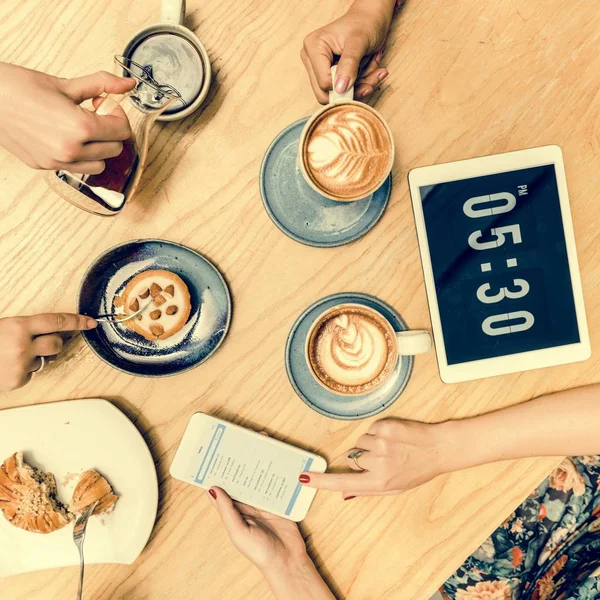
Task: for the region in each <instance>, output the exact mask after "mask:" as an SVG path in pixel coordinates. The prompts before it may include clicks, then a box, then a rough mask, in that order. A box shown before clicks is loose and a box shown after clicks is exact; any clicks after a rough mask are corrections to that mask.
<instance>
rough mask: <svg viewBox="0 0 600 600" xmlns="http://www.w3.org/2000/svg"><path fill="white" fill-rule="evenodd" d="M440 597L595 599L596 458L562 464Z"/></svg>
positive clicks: (599, 545)
mask: <svg viewBox="0 0 600 600" xmlns="http://www.w3.org/2000/svg"><path fill="white" fill-rule="evenodd" d="M440 592H441V594H442V597H443V598H445V599H446V600H597V599H600V456H585V457H575V458H568V459H565V460H564V461H563V462H562V463H561V464H560V465H559V466H558V467H557V468H556V470H555V471H554V472H553V473H552V474H551V475H550V477H548V478H547V479H546V480H545V481H544V482H543V483H542V484H541V485H540V486H539V487H538V489H537V490H536V491H535V492H534V493H533V494H531V496H529V498H527V500H525V502H523V504H522V505H521V506H520V507H519V508H518V509H517V510H516V511H515V512H514V513H513V514H512V515H511V516H510V517H509V518H508V519H507V520H506V522H505V523H504V524H503V525H501V526H500V527H499V528H498V529H497V530H496V531H495V532H494V533H493V534H492V535H491V536H490V538H488V539H487V540H486V541H485V542H484V543H483V544H482V545H481V547H480V548H478V549H477V550H476V551H475V552H474V553H473V554H472V555H471V556H470V557H469V558H468V559H467V560H466V561H465V562H464V564H463V565H462V566H461V567H460V568H459V569H458V571H456V573H455V574H454V575H453V576H452V577H450V579H448V581H447V582H446V583H445V584H444V587H443V588H442V589H441V590H440Z"/></svg>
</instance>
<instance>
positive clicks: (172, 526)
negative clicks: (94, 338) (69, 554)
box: [0, 0, 600, 600]
mask: <svg viewBox="0 0 600 600" xmlns="http://www.w3.org/2000/svg"><path fill="white" fill-rule="evenodd" d="M349 4H350V2H349V1H348V0H245V1H240V0H190V1H189V2H188V15H187V20H186V24H187V25H188V26H189V27H190V28H191V29H193V30H194V31H195V32H196V34H197V35H198V37H199V38H200V39H201V40H202V42H203V43H204V44H205V46H206V48H207V50H208V52H209V54H210V57H211V61H212V65H213V69H214V81H213V85H212V88H211V93H210V96H209V100H210V102H209V103H207V104H206V105H205V108H204V110H203V111H202V112H198V113H196V114H194V115H193V116H191V117H189V118H187V119H186V120H184V121H182V122H175V123H172V124H167V125H161V124H158V125H157V126H156V127H155V129H154V130H153V134H152V147H151V150H150V155H149V165H148V168H147V171H146V172H145V175H144V178H143V182H142V192H141V194H140V195H139V196H138V197H137V198H136V199H135V200H134V201H133V202H132V203H131V204H130V205H129V206H127V207H126V209H125V210H124V212H123V213H122V214H121V215H120V216H118V217H117V218H115V219H102V218H99V217H94V216H91V215H89V214H86V213H84V212H82V211H80V210H78V209H77V208H75V207H73V206H71V205H69V204H67V203H66V202H64V201H63V200H62V199H60V198H59V197H58V196H56V195H55V194H54V193H53V192H51V191H50V190H49V189H48V188H47V187H46V185H45V183H44V182H43V180H42V178H41V177H40V175H39V173H36V172H34V171H32V170H30V169H28V168H27V167H25V166H23V165H22V164H20V163H19V162H18V161H17V160H16V159H15V158H13V157H11V156H9V155H8V154H6V153H4V152H0V198H1V202H0V272H1V273H2V293H0V316H11V315H19V314H32V313H35V312H46V311H58V310H61V311H73V310H74V309H75V298H76V294H77V289H78V285H79V282H80V279H81V276H82V274H83V273H84V271H85V269H86V268H87V267H88V265H89V264H90V263H91V262H92V261H93V259H94V258H95V257H96V256H97V255H98V254H100V253H101V252H103V251H104V250H106V249H108V248H109V247H111V246H113V245H115V244H118V243H121V242H124V241H127V240H130V239H136V238H152V237H158V238H164V239H168V240H172V241H175V242H178V243H181V244H185V245H187V246H189V247H191V248H193V249H195V250H198V251H200V252H202V253H203V254H204V255H205V256H206V257H208V258H209V259H211V260H212V261H214V262H215V264H217V265H218V266H219V268H220V269H221V270H222V272H223V273H224V274H225V276H226V278H227V280H228V282H229V284H230V287H231V290H232V294H233V299H234V317H233V323H232V327H231V330H230V333H229V335H228V338H227V340H226V342H225V344H224V345H223V346H222V347H221V348H220V349H219V351H218V352H217V353H216V354H215V355H214V356H213V357H212V358H211V359H210V360H209V361H208V362H206V363H205V364H203V365H201V366H200V367H198V368H197V369H195V370H192V371H190V372H187V373H185V374H182V375H180V376H177V377H175V378H166V379H144V378H135V377H131V376H128V375H126V374H123V373H121V372H119V371H117V370H115V369H113V368H111V367H109V366H108V365H106V364H104V363H103V362H101V361H100V360H99V359H97V358H96V356H95V355H94V354H93V353H92V352H91V350H90V349H89V348H88V347H87V346H86V345H85V343H83V341H82V340H80V339H79V340H76V341H75V342H73V343H71V344H70V345H69V347H68V350H67V352H66V355H65V356H64V357H63V358H62V359H61V360H59V361H58V362H57V363H55V364H54V365H52V366H51V367H50V368H48V369H47V370H46V371H45V372H44V373H43V375H42V376H40V377H37V378H35V379H34V381H33V382H32V383H31V384H29V385H28V386H26V387H25V388H23V389H22V390H20V391H17V392H13V393H9V394H3V395H1V396H0V402H1V406H2V407H3V408H6V407H12V406H22V405H27V404H32V403H37V402H48V401H55V400H63V399H73V398H86V397H103V398H107V399H109V400H111V401H113V402H114V403H115V404H116V405H117V406H118V407H120V408H121V409H122V410H123V411H124V412H125V413H126V414H127V415H128V416H129V417H130V418H131V419H132V420H133V421H134V422H135V424H136V425H137V426H138V428H139V429H140V431H141V432H142V433H143V435H144V437H145V439H146V441H147V442H148V444H149V446H150V448H151V451H152V453H153V456H154V458H155V461H156V466H157V469H158V474H159V481H160V506H159V516H158V520H157V522H156V527H155V530H154V533H153V535H152V538H151V540H150V542H149V544H148V546H147V548H146V550H145V551H144V553H143V554H142V556H141V557H140V558H139V559H138V561H137V563H136V564H135V565H132V566H115V565H102V566H91V567H89V569H88V570H87V580H86V594H85V595H86V598H87V599H88V600H93V599H97V600H100V599H108V598H110V599H120V598H122V599H127V600H141V599H148V600H159V599H166V598H169V599H178V600H188V599H189V600H192V599H194V600H196V599H198V598H202V599H203V600H212V599H214V600H216V599H225V600H259V599H260V600H262V599H266V598H270V597H271V596H270V592H269V589H268V587H267V585H266V584H265V582H264V581H263V580H262V578H261V576H260V574H259V572H258V571H257V570H256V569H255V568H254V567H253V566H252V565H251V564H250V563H248V562H247V561H246V559H244V558H243V557H241V556H240V555H239V554H238V553H237V551H236V550H235V549H234V548H233V547H232V546H231V544H230V543H229V540H228V539H227V537H226V534H225V531H224V529H223V527H222V526H221V522H220V520H219V518H218V516H217V514H216V511H215V510H214V507H213V506H211V504H210V502H209V499H208V497H207V496H206V495H205V494H204V493H203V492H202V490H200V489H198V488H196V487H193V486H190V485H186V484H184V483H181V482H179V481H175V480H173V479H171V478H170V476H169V475H168V468H169V465H170V463H171V460H172V458H173V456H174V452H175V450H176V448H177V445H178V442H179V440H180V439H181V436H182V434H183V431H184V429H185V426H186V424H187V421H188V419H189V417H190V416H191V415H192V414H193V413H194V412H196V411H199V410H202V411H205V412H211V413H214V414H217V415H218V416H221V417H222V418H226V419H234V420H236V422H241V423H243V424H246V425H250V426H252V427H255V428H257V429H258V428H263V429H267V430H268V431H269V432H270V433H271V434H273V435H275V436H276V437H278V438H279V439H282V440H287V441H290V442H293V443H297V444H299V445H301V446H303V447H306V448H309V449H311V450H314V451H316V452H317V453H320V454H323V455H324V456H326V457H327V459H328V460H329V462H330V463H332V464H333V465H338V466H339V465H341V464H342V461H341V460H340V456H341V455H342V454H343V453H344V451H345V450H346V449H348V448H350V447H352V446H353V443H354V440H355V439H356V438H357V437H358V436H359V435H360V434H362V433H364V432H365V431H366V430H367V428H368V427H369V425H370V423H371V422H373V420H375V419H369V420H366V421H358V422H341V421H334V420H330V419H327V418H325V417H322V416H321V415H319V414H317V413H316V412H313V411H312V410H311V409H309V408H308V407H307V406H306V405H305V404H303V403H302V402H301V401H300V399H299V398H298V397H297V396H296V395H295V393H294V392H293V390H292V388H291V386H290V384H289V382H288V380H287V377H286V372H285V366H284V345H285V341H286V337H287V335H288V332H289V331H290V328H291V326H292V324H293V323H294V321H295V319H296V317H297V316H298V315H299V314H300V313H301V312H302V311H303V309H304V308H305V307H306V306H308V305H309V304H310V303H312V302H313V301H314V300H316V299H318V298H320V297H323V296H325V295H327V294H330V293H334V292H340V291H360V292H367V293H370V294H373V295H375V296H378V297H379V298H381V299H383V300H385V301H387V302H389V303H390V304H392V305H393V306H394V307H396V308H397V309H398V310H399V312H400V313H401V314H402V316H403V317H404V319H405V320H406V321H407V322H408V324H409V325H410V326H411V327H414V328H428V327H429V325H430V323H429V314H428V308H427V299H426V296H425V290H424V285H423V276H422V270H421V263H420V260H419V253H418V249H417V239H416V234H415V229H414V224H413V216H412V210H411V203H410V197H409V193H408V186H407V179H406V176H407V173H408V171H409V170H410V169H412V168H414V167H417V166H423V165H430V164H434V163H438V162H447V161H452V160H456V159H461V158H468V157H473V156H478V155H485V154H491V153H497V152H503V151H509V150H516V149H521V148H527V147H532V146H541V145H546V144H558V145H560V146H561V147H562V149H563V151H564V155H565V162H566V171H567V178H568V183H569V188H570V195H571V207H572V212H573V220H574V227H575V233H576V239H577V249H578V255H579V260H580V267H581V274H582V279H583V288H584V293H585V298H586V306H587V316H588V321H589V329H590V332H591V335H592V343H593V345H594V349H596V348H595V346H596V342H597V340H596V336H595V332H596V331H598V328H599V327H600V306H599V305H598V302H597V300H596V299H597V298H598V297H600V290H599V286H600V268H599V267H598V253H597V248H598V243H599V239H598V223H600V203H599V202H598V201H597V200H598V199H597V196H598V190H599V189H600V168H599V166H600V91H599V90H600V54H599V53H598V48H599V47H600V13H599V11H598V5H597V3H596V2H590V1H586V0H578V1H576V2H564V1H563V0H528V1H527V2H522V1H521V0H505V1H504V2H497V1H496V0H444V1H443V2H442V0H408V2H407V5H406V7H405V8H404V9H403V10H402V11H401V13H400V14H399V15H398V16H397V17H396V19H395V22H394V25H393V29H392V31H391V34H390V36H389V40H388V43H387V46H386V51H385V54H384V57H385V65H386V66H387V67H388V68H389V70H390V76H389V78H388V80H389V81H386V82H385V84H384V86H383V89H382V91H381V92H379V93H377V95H376V97H375V98H374V99H373V100H372V102H371V103H372V104H373V105H374V106H376V107H377V109H378V110H379V111H380V112H381V113H382V114H383V115H384V117H385V118H386V119H387V121H388V122H389V124H390V126H391V128H392V130H393V132H394V136H395V142H396V147H397V158H396V163H395V165H394V171H393V173H394V180H393V183H394V186H393V193H392V197H391V201H390V205H389V207H388V209H387V211H386V213H385V215H384V217H383V219H382V220H381V222H380V223H379V224H378V225H377V226H376V227H375V228H374V229H373V230H372V231H371V232H370V233H369V234H368V235H367V236H366V237H364V238H363V239H361V240H359V241H358V242H355V243H353V244H351V245H348V246H344V247H340V248H336V249H318V248H309V247H306V246H303V245H300V244H298V243H297V242H295V241H292V240H291V239H289V238H287V237H286V236H285V235H283V234H282V233H281V232H280V231H279V230H278V229H276V227H275V226H274V225H273V223H272V222H271V220H270V219H269V217H268V216H267V214H266V212H265V210H264V208H263V205H262V202H261V199H260V194H259V186H258V174H259V169H260V165H261V160H262V158H263V155H264V152H265V150H266V148H267V147H268V145H269V143H270V142H271V141H272V139H273V138H274V137H275V135H276V134H277V133H278V132H279V131H281V130H282V129H283V128H284V127H286V126H287V125H288V124H290V123H292V122H293V121H295V120H297V119H299V118H300V117H303V116H307V115H309V114H310V113H311V112H313V111H314V110H315V109H316V108H317V104H316V101H315V100H314V98H313V95H312V92H311V89H310V87H309V85H308V80H307V77H306V74H305V72H304V70H303V66H302V64H301V61H300V57H299V52H300V49H301V46H302V40H303V37H304V36H305V35H306V34H308V33H309V32H311V31H312V30H314V29H316V28H317V27H318V26H320V25H323V24H325V23H327V22H329V21H330V20H332V19H334V18H335V17H337V16H339V15H341V14H342V13H343V12H344V10H345V9H346V8H347V7H348V6H349ZM158 17H159V1H158V0H130V1H127V2H124V1H112V2H111V1H109V0H96V1H94V2H91V1H84V0H80V1H77V2H73V1H70V0H60V1H58V0H28V1H25V2H23V1H21V0H3V2H2V3H0V60H2V61H6V62H11V63H16V64H20V65H24V66H27V67H30V68H33V69H39V70H42V71H47V72H49V73H52V74H57V75H61V76H66V77H69V76H77V75H82V74H85V73H88V72H93V71H95V70H99V69H108V70H111V69H112V55H113V54H114V53H116V52H118V51H119V50H122V48H123V46H124V44H125V42H126V41H127V40H128V39H129V37H130V36H131V35H133V33H134V32H135V31H137V30H138V29H140V28H141V27H143V26H146V25H150V24H152V23H153V22H156V21H158ZM0 85H1V84H0ZM0 108H1V107H0ZM597 294H598V295H597ZM599 372H600V358H598V355H597V354H596V353H594V357H593V358H592V359H591V360H588V361H586V362H584V363H579V364H573V365H567V366H562V367H556V368H552V369H546V370H538V371H532V372H526V373H521V374H515V375H510V376H505V377H497V378H493V379H487V380H481V381H474V382H470V383H464V384H458V385H445V384H443V383H442V382H441V381H440V378H439V375H438V370H437V365H436V361H435V357H434V355H433V353H432V354H429V355H426V356H421V357H417V358H416V361H415V369H414V372H413V375H412V379H411V381H410V383H409V385H408V388H407V389H406V391H405V392H404V394H403V395H402V396H401V397H400V399H399V400H398V401H397V402H396V403H395V404H394V405H393V406H392V407H391V408H390V409H389V410H387V411H386V412H385V413H383V415H382V416H394V417H400V418H407V419H416V420H423V421H441V420H445V419H448V418H456V417H464V416H466V415H474V414H478V413H482V412H485V411H489V410H492V409H496V408H500V407H503V406H507V405H510V404H515V403H519V402H522V401H524V400H527V399H529V398H531V397H533V396H536V395H539V394H543V393H546V392H550V391H554V390H560V389H565V388H569V387H573V386H576V385H582V384H587V383H592V382H596V381H599V375H598V373H599ZM0 435H1V432H0ZM107 443H110V442H109V441H108V440H107ZM24 450H26V449H24ZM464 450H465V452H468V451H469V448H465V449H464ZM555 463H556V459H544V460H523V461H518V462H512V463H502V464H497V465H488V466H485V467H481V468H477V469H472V470H469V471H464V472H459V473H455V474H452V475H450V476H444V477H440V478H438V479H436V480H434V481H433V482H431V483H429V484H427V485H424V486H422V487H421V488H419V489H416V490H413V491H411V492H409V493H405V494H403V495H401V496H388V497H383V498H376V497H374V498H358V499H355V500H353V501H351V502H343V501H342V498H341V497H340V496H339V495H336V494H331V493H326V492H321V493H319V494H318V495H317V497H316V500H315V503H314V505H313V508H312V509H311V511H310V513H309V515H308V518H307V519H306V521H305V522H304V524H303V525H302V530H303V533H304V534H305V536H306V538H307V542H308V546H309V549H310V552H311V554H312V556H313V557H314V558H315V560H316V562H317V565H318V567H319V569H320V571H321V572H322V574H323V575H324V576H325V578H326V579H327V581H328V582H329V583H330V585H331V587H332V589H333V590H334V591H335V593H336V594H337V595H338V597H339V598H347V599H349V600H383V599H385V600H425V599H427V598H428V597H429V596H430V595H432V593H433V592H434V590H435V589H436V588H437V587H438V586H439V585H440V584H441V583H442V582H443V581H444V580H445V578H446V577H447V576H449V575H450V574H451V573H452V572H453V571H454V569H456V567H458V566H459V565H460V563H461V562H462V560H463V559H464V558H465V557H466V556H467V555H469V554H470V553H471V552H472V551H473V550H474V549H475V548H476V547H477V545H478V544H480V543H481V542H482V541H483V540H484V539H485V538H486V536H487V535H489V533H490V532H491V531H492V530H493V529H494V528H495V527H497V526H498V525H499V524H500V523H501V522H502V521H503V519H504V518H505V517H506V516H508V514H509V513H510V512H511V511H512V510H513V509H514V508H515V507H516V506H517V505H518V504H519V503H520V502H521V501H522V500H523V498H524V497H525V496H526V495H527V494H528V493H529V492H530V491H531V490H532V489H533V488H534V487H535V485H536V484H537V483H538V482H539V481H541V480H542V479H543V477H544V476H545V475H546V474H547V473H548V471H549V470H550V469H551V467H552V466H553V465H554V464H555ZM76 578H77V569H76V568H68V569H62V570H57V571H48V572H41V573H36V574H29V575H21V576H16V577H13V578H9V579H6V580H3V581H2V582H1V584H0V586H1V589H2V592H0V595H1V596H2V598H3V600H4V599H6V600H36V599H40V600H41V599H43V600H59V599H60V600H63V599H64V598H67V597H72V596H74V594H75V590H76Z"/></svg>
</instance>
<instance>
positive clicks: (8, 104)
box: [0, 63, 135, 173]
mask: <svg viewBox="0 0 600 600" xmlns="http://www.w3.org/2000/svg"><path fill="white" fill-rule="evenodd" d="M0 79H1V80H2V89H1V91H0V100H1V101H2V111H1V112H0V146H3V147H4V148H6V150H8V151H9V152H11V153H12V154H14V155H15V156H16V157H17V158H19V159H21V160H22V161H23V162H24V163H25V164H27V165H29V166H30V167H33V168H34V169H53V170H58V169H67V170H70V171H72V172H74V173H101V172H102V171H103V170H104V160H106V159H107V158H112V157H114V156H118V155H119V154H120V153H121V151H122V149H123V144H122V143H121V142H122V141H123V140H126V139H129V138H130V137H131V128H130V126H129V122H128V121H127V119H123V118H119V117H116V116H112V115H106V116H99V115H96V114H94V113H93V112H91V111H89V110H86V109H84V108H82V107H81V106H79V104H80V103H81V102H83V101H84V100H87V99H91V98H95V97H97V96H99V95H100V94H102V93H104V92H107V93H114V94H122V93H124V92H127V91H129V90H131V89H132V88H133V86H134V84H135V82H134V81H133V79H125V78H123V77H117V76H116V75H111V74H110V73H106V72H104V71H101V72H98V73H94V74H93V75H87V76H85V77H77V78H75V79H59V78H58V77H52V76H51V75H46V74H45V73H40V72H38V71H31V70H29V69H24V68H21V67H16V66H14V65H9V64H5V63H0Z"/></svg>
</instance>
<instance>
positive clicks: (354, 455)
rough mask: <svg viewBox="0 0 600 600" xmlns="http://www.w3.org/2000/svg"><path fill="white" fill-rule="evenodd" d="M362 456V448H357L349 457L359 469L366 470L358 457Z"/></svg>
mask: <svg viewBox="0 0 600 600" xmlns="http://www.w3.org/2000/svg"><path fill="white" fill-rule="evenodd" d="M361 456H362V450H355V451H354V452H350V454H348V458H349V459H351V460H353V461H354V464H355V465H356V467H357V469H360V470H361V471H364V469H363V468H362V467H361V466H360V465H359V464H358V459H359V458H360V457H361Z"/></svg>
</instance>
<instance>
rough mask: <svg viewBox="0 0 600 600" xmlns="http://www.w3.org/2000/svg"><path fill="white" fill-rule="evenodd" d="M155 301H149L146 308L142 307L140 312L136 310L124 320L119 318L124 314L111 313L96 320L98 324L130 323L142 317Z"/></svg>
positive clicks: (145, 305)
mask: <svg viewBox="0 0 600 600" xmlns="http://www.w3.org/2000/svg"><path fill="white" fill-rule="evenodd" d="M153 301H154V299H153V298H150V300H148V302H147V303H146V304H144V306H142V308H140V309H139V310H136V311H135V312H134V313H133V314H131V315H129V316H127V317H125V318H123V319H119V318H118V317H122V316H123V314H122V313H109V314H106V315H99V316H97V317H95V320H96V321H97V322H98V323H124V322H125V321H129V320H130V319H133V318H134V317H137V316H138V315H141V314H142V313H143V312H144V311H145V310H146V309H147V308H148V307H149V306H150V305H151V304H152V302H153Z"/></svg>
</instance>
